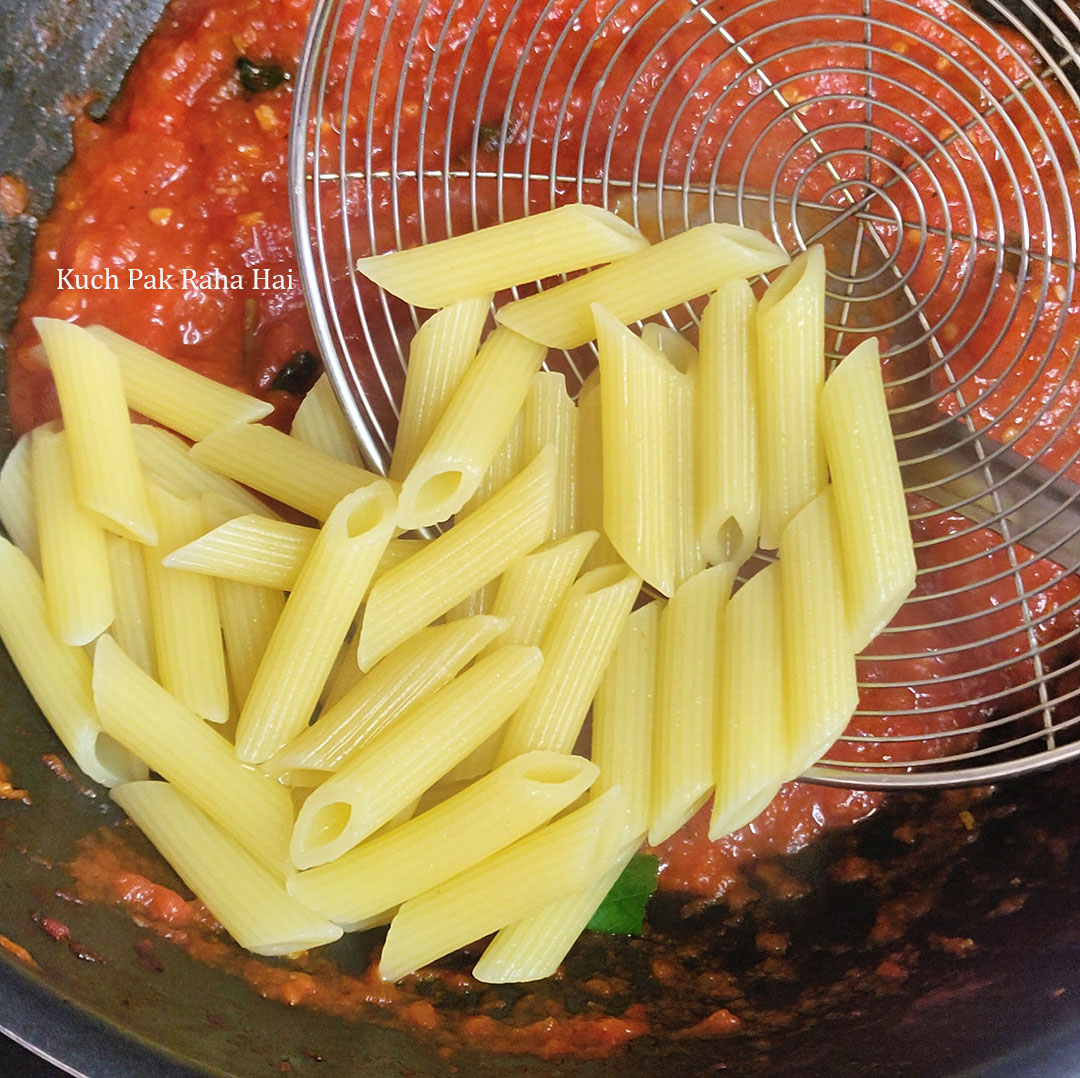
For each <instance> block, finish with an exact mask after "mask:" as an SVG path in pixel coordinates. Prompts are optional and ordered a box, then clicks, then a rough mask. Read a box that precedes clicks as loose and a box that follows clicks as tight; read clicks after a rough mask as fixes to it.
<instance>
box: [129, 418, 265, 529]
mask: <svg viewBox="0 0 1080 1078" xmlns="http://www.w3.org/2000/svg"><path fill="white" fill-rule="evenodd" d="M131 433H132V436H133V437H134V439H135V451H136V453H138V455H139V463H140V464H142V466H143V467H144V468H145V469H146V470H147V472H149V473H150V476H151V477H152V478H153V479H155V480H157V481H158V483H160V484H161V486H163V487H164V488H165V489H166V490H167V491H168V492H169V493H170V494H174V495H175V496H176V497H177V498H196V497H204V496H205V497H215V498H218V499H219V500H220V501H222V502H228V503H229V504H231V505H233V506H234V507H235V510H236V513H235V514H234V515H236V514H239V513H255V514H257V515H259V516H264V517H273V518H274V519H275V520H276V519H278V515H277V513H275V512H274V510H273V509H271V508H270V506H269V505H267V504H266V502H263V501H260V500H259V499H258V498H256V497H255V495H254V494H252V493H251V491H250V490H248V489H247V488H246V487H242V486H240V484H239V483H237V482H235V481H234V480H232V479H229V478H228V477H227V476H224V475H218V473H217V472H214V471H211V470H210V469H209V468H204V467H203V466H202V465H201V464H197V463H196V462H195V461H194V460H192V459H191V455H190V453H189V451H188V450H189V448H190V447H189V446H188V444H187V443H186V442H185V441H183V440H182V439H180V438H178V437H177V436H176V435H175V434H170V433H169V431H167V430H162V429H161V428H160V427H152V426H150V425H149V424H148V423H135V424H133V425H132V428H131Z"/></svg>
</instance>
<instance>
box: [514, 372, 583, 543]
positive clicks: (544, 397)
mask: <svg viewBox="0 0 1080 1078" xmlns="http://www.w3.org/2000/svg"><path fill="white" fill-rule="evenodd" d="M522 416H523V426H524V431H523V437H522V459H524V460H532V459H533V457H534V456H536V454H537V453H539V452H540V450H541V449H543V448H544V446H545V445H553V446H554V447H555V475H556V479H555V483H556V490H557V491H558V498H557V499H556V502H555V519H554V520H553V521H552V522H551V535H550V538H551V539H562V538H563V537H565V536H567V535H572V534H573V533H574V532H575V531H576V530H577V489H576V488H577V408H576V406H575V405H574V402H573V400H571V399H570V394H569V393H567V392H566V376H565V375H564V374H557V373H555V372H554V371H540V372H539V373H537V374H536V375H534V376H533V380H532V382H531V384H530V385H529V392H528V394H527V396H526V397H525V404H524V406H523V407H522Z"/></svg>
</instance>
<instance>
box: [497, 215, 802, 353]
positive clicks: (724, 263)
mask: <svg viewBox="0 0 1080 1078" xmlns="http://www.w3.org/2000/svg"><path fill="white" fill-rule="evenodd" d="M787 262H788V256H787V255H786V254H785V253H784V252H783V251H782V250H781V249H780V248H779V247H777V246H776V244H774V243H772V242H770V241H769V240H767V239H766V238H765V237H764V236H762V235H761V233H760V232H753V231H751V230H749V229H745V228H739V227H737V226H736V225H720V224H714V223H713V224H705V225H699V226H698V227H696V228H691V229H688V230H687V231H686V232H681V233H679V234H678V235H676V236H671V237H669V238H668V239H665V240H663V241H661V242H660V243H656V244H653V245H652V246H651V247H646V248H644V249H643V250H640V251H638V252H636V253H634V254H632V255H630V256H628V257H627V258H623V259H620V260H619V261H618V262H614V263H612V264H611V265H610V266H605V267H603V268H602V269H598V270H593V271H592V272H591V273H586V274H583V275H582V276H580V277H575V278H574V279H573V280H571V281H567V282H565V283H564V284H560V285H557V286H556V287H555V288H550V289H547V290H546V291H544V292H540V293H538V294H537V295H535V296H529V297H528V298H526V299H519V300H515V301H514V302H513V303H508V304H506V305H504V306H502V307H500V308H499V309H498V310H497V311H496V312H495V319H496V321H497V322H499V323H500V324H501V325H504V326H507V327H508V328H510V329H513V330H516V331H517V332H518V333H520V334H521V335H522V336H523V337H529V338H530V339H532V340H535V341H539V342H540V343H541V344H544V345H547V347H549V348H577V347H578V346H579V345H582V344H585V343H586V342H588V341H590V340H592V339H593V337H595V336H596V332H595V328H594V324H593V316H592V306H593V305H594V304H596V305H599V306H601V307H603V308H604V309H605V310H608V311H610V312H611V314H612V316H613V317H614V318H615V320H616V321H618V322H621V323H623V324H624V325H626V324H629V323H631V322H636V321H638V320H639V319H643V318H649V317H650V316H652V315H654V314H657V313H658V312H660V311H663V310H665V309H666V308H668V307H674V306H676V305H677V304H680V303H685V302H687V301H688V300H691V299H694V298H695V297H696V296H700V295H703V294H705V293H707V292H714V291H715V290H716V289H717V288H719V287H720V286H721V285H722V284H726V283H727V282H728V281H733V280H735V279H737V278H740V277H754V276H756V275H757V274H759V273H768V271H769V270H773V269H776V268H777V267H778V266H783V265H785V264H786V263H787Z"/></svg>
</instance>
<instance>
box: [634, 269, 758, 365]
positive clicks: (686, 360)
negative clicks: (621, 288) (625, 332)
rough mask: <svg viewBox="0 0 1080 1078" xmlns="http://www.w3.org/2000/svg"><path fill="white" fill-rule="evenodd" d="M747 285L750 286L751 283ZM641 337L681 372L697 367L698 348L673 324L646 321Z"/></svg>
mask: <svg viewBox="0 0 1080 1078" xmlns="http://www.w3.org/2000/svg"><path fill="white" fill-rule="evenodd" d="M744 283H745V282H744ZM747 287H748V288H749V285H747ZM641 339H642V340H643V341H644V342H645V343H646V344H647V345H648V346H649V347H650V348H652V349H653V350H654V351H656V352H659V353H660V355H662V356H663V357H664V359H666V360H667V361H668V362H669V363H670V364H671V365H672V366H673V367H674V368H675V369H676V370H677V371H679V372H680V373H681V374H688V373H689V372H690V371H692V370H694V369H695V368H696V367H697V362H698V350H697V349H696V348H695V347H694V346H693V345H692V344H691V343H690V342H689V341H688V340H687V339H686V338H685V337H684V336H683V335H682V334H681V333H680V332H679V331H678V330H675V329H672V328H671V326H663V325H661V324H660V323H659V322H646V323H645V325H643V326H642V327H641Z"/></svg>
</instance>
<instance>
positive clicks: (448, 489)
mask: <svg viewBox="0 0 1080 1078" xmlns="http://www.w3.org/2000/svg"><path fill="white" fill-rule="evenodd" d="M545 352H546V349H545V348H544V347H543V346H542V345H538V344H536V343H535V342H533V341H530V340H527V339H526V338H524V337H521V336H519V335H518V334H516V333H514V332H512V331H511V330H508V329H502V328H499V329H495V330H493V331H492V332H491V333H490V334H488V336H487V338H486V339H485V340H484V343H483V344H482V345H481V346H480V351H479V352H477V354H476V358H475V359H474V360H473V361H472V363H470V364H469V367H468V369H467V370H466V371H465V374H464V375H463V376H462V378H461V381H460V382H459V383H458V386H457V388H456V389H455V390H454V393H453V395H452V396H451V397H450V400H449V401H448V402H447V405H446V409H445V411H444V412H443V414H442V415H441V416H440V417H439V421H438V423H436V424H435V429H434V430H433V431H432V432H431V437H430V438H428V440H427V442H426V443H425V445H424V448H423V449H421V450H420V453H419V454H418V455H417V458H416V461H415V463H414V464H413V466H412V467H411V468H410V469H409V472H408V474H407V475H406V476H405V478H404V479H403V480H402V482H401V498H400V501H399V508H398V525H399V526H400V527H401V528H404V529H409V528H422V527H427V526H428V525H431V524H437V523H439V521H442V520H446V519H447V518H449V517H451V516H453V515H454V514H455V513H457V512H459V511H460V510H461V508H462V506H464V505H465V503H466V502H467V501H468V499H469V498H470V497H471V496H472V495H473V494H474V493H475V491H476V490H477V488H478V487H479V486H480V482H481V480H482V479H483V477H484V473H485V472H486V471H487V470H488V468H489V467H490V466H491V463H492V461H493V460H494V459H495V457H496V454H497V453H498V452H499V447H500V446H501V445H502V444H503V441H504V439H505V438H506V436H507V434H508V433H509V431H510V428H511V426H512V425H513V423H514V419H515V417H516V416H517V414H518V412H519V411H520V409H521V406H522V404H523V403H524V401H525V396H526V394H527V393H528V390H529V383H530V381H531V379H532V377H533V375H534V374H536V372H537V371H538V370H539V368H540V364H541V362H542V361H543V359H544V355H545Z"/></svg>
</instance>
